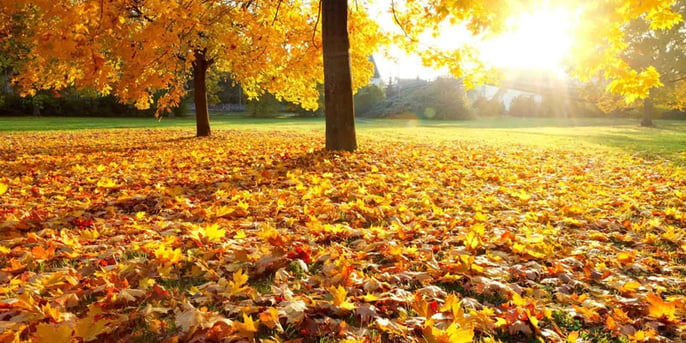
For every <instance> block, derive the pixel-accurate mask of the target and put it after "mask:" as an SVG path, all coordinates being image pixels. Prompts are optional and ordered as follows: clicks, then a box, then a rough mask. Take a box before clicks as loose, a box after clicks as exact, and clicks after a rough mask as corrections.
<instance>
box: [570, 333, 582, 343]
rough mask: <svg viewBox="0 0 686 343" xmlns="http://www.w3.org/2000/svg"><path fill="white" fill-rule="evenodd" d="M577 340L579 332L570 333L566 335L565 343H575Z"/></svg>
mask: <svg viewBox="0 0 686 343" xmlns="http://www.w3.org/2000/svg"><path fill="white" fill-rule="evenodd" d="M577 339H579V331H572V332H570V333H569V335H567V343H576V342H577Z"/></svg>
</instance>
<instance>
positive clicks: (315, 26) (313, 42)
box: [312, 0, 348, 48]
mask: <svg viewBox="0 0 686 343" xmlns="http://www.w3.org/2000/svg"><path fill="white" fill-rule="evenodd" d="M322 1H324V0H319V7H318V8H317V21H316V22H315V23H314V29H312V46H314V47H315V48H318V46H317V41H315V40H314V38H315V36H316V35H317V26H319V20H320V19H321V16H322ZM346 15H348V14H347V13H346Z"/></svg>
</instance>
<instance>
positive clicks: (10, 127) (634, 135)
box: [0, 114, 686, 165]
mask: <svg viewBox="0 0 686 343" xmlns="http://www.w3.org/2000/svg"><path fill="white" fill-rule="evenodd" d="M655 122H656V124H657V128H643V127H640V126H638V120H637V119H626V118H578V119H554V118H553V119H550V118H544V119H537V118H513V117H506V118H483V119H479V120H472V121H420V120H406V119H404V120H370V119H361V120H358V123H357V127H358V131H359V132H360V133H361V134H363V135H364V134H366V133H369V134H372V135H384V136H385V137H388V138H391V139H395V138H399V139H401V140H402V139H404V138H405V137H408V136H411V137H417V138H426V139H431V140H435V139H439V138H444V139H454V138H461V139H465V140H477V141H484V140H485V141H491V142H498V143H501V144H510V143H514V144H526V145H539V146H540V145H542V146H551V145H557V146H560V147H565V146H567V147H569V146H584V147H592V148H599V149H601V150H605V149H608V148H609V149H619V150H624V151H627V152H629V153H632V154H637V155H638V156H641V157H648V158H651V159H667V160H670V161H672V162H674V163H677V164H679V165H686V121H670V120H657V121H655ZM211 124H212V128H213V129H215V130H226V129H244V130H255V131H264V130H296V131H323V130H324V121H323V119H318V118H312V119H307V118H289V117H285V118H281V119H255V118H249V117H245V116H243V115H240V114H218V115H213V118H212V123H211ZM120 128H184V129H189V130H190V129H194V128H195V120H194V119H193V118H192V117H189V118H176V119H169V118H164V119H162V120H157V119H154V118H56V117H40V118H35V117H13V118H2V117H0V132H3V131H5V132H11V131H45V130H80V129H120ZM417 128H420V130H417Z"/></svg>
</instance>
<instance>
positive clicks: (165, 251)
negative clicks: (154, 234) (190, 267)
mask: <svg viewBox="0 0 686 343" xmlns="http://www.w3.org/2000/svg"><path fill="white" fill-rule="evenodd" d="M154 253H155V257H156V258H157V259H158V260H160V261H161V262H162V263H164V264H174V263H177V262H180V261H182V260H183V254H182V253H181V249H179V248H176V249H170V248H167V247H166V246H164V245H163V244H162V245H160V246H159V247H158V248H157V249H155V251H154Z"/></svg>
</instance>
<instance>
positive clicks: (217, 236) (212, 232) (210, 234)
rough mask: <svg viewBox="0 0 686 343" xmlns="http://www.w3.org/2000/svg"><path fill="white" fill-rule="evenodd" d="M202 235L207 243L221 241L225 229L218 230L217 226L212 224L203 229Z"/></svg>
mask: <svg viewBox="0 0 686 343" xmlns="http://www.w3.org/2000/svg"><path fill="white" fill-rule="evenodd" d="M203 235H204V236H205V237H206V238H207V240H208V241H210V242H214V241H219V240H221V239H222V238H223V237H224V236H225V235H226V230H225V229H220V228H219V224H216V223H215V224H212V225H210V226H208V227H206V228H205V230H204V232H203Z"/></svg>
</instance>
